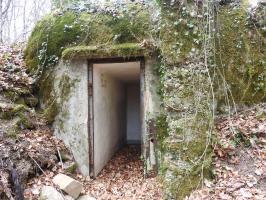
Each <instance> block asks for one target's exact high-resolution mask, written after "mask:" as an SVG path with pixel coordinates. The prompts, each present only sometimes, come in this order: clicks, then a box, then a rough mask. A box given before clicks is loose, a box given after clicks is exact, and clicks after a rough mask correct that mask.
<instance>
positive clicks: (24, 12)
mask: <svg viewBox="0 0 266 200" xmlns="http://www.w3.org/2000/svg"><path fill="white" fill-rule="evenodd" d="M26 6H27V1H25V2H24V6H23V40H24V41H25V40H26V34H27V24H26Z"/></svg>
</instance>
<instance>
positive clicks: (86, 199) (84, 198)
mask: <svg viewBox="0 0 266 200" xmlns="http://www.w3.org/2000/svg"><path fill="white" fill-rule="evenodd" d="M77 200H96V199H95V198H94V197H91V196H90V195H83V196H81V197H79V198H78V199H77Z"/></svg>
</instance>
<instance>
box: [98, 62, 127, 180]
mask: <svg viewBox="0 0 266 200" xmlns="http://www.w3.org/2000/svg"><path fill="white" fill-rule="evenodd" d="M105 67H106V66H105V65H104V64H99V65H98V64H97V65H94V69H93V98H94V99H93V101H94V164H95V165H94V170H95V171H94V172H95V175H97V174H98V173H99V172H100V171H101V170H102V168H103V167H104V166H105V164H106V163H107V162H108V161H109V160H110V159H111V157H112V156H113V155H114V153H115V152H116V151H117V150H118V149H119V148H120V147H121V145H122V144H123V143H124V142H125V140H126V138H125V131H126V126H125V123H126V121H125V119H126V116H125V108H126V103H125V100H126V98H125V97H126V96H125V87H124V84H122V82H121V81H119V80H118V79H117V78H116V77H114V76H112V75H110V74H109V73H108V72H107V71H105V69H106V68H105Z"/></svg>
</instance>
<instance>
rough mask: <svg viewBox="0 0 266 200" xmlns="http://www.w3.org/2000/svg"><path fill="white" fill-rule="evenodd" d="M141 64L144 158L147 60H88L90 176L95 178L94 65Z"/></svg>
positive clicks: (131, 58)
mask: <svg viewBox="0 0 266 200" xmlns="http://www.w3.org/2000/svg"><path fill="white" fill-rule="evenodd" d="M126 62H140V127H141V154H142V155H143V156H144V159H145V157H146V156H145V155H144V148H145V147H144V146H145V141H144V138H145V130H146V128H145V112H144V93H145V59H144V57H128V58H123V57H112V58H93V59H88V60H87V65H88V70H87V73H88V122H87V123H88V151H89V152H88V153H89V176H90V177H91V178H95V177H96V176H95V170H94V159H95V158H94V98H93V65H94V64H106V63H126Z"/></svg>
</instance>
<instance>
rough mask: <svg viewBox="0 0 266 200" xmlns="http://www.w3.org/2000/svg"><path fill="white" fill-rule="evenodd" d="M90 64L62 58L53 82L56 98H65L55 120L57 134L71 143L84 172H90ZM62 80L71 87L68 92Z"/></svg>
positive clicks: (87, 173)
mask: <svg viewBox="0 0 266 200" xmlns="http://www.w3.org/2000/svg"><path fill="white" fill-rule="evenodd" d="M87 67H88V66H87V62H86V60H80V61H71V62H70V63H68V64H66V63H62V62H61V63H60V64H59V65H58V66H57V68H56V74H55V85H54V88H55V90H56V91H57V94H58V96H59V99H57V101H59V102H62V104H60V105H59V106H60V108H59V114H58V115H57V117H56V118H55V122H54V129H55V135H56V136H57V137H58V138H60V139H62V140H63V141H64V143H65V144H66V145H67V146H68V147H69V149H70V150H71V152H72V153H73V156H74V158H75V160H76V162H77V163H78V166H79V169H80V171H81V172H82V173H83V174H84V175H89V161H88V160H89V154H88V124H87V122H88V73H87ZM64 77H69V79H66V80H64ZM64 81H65V82H67V83H64ZM62 83H63V85H65V91H68V92H65V94H62V90H61V91H60V90H59V88H60V87H59V86H60V84H61V85H62ZM63 91H64V90H63ZM60 98H61V99H62V101H61V99H60Z"/></svg>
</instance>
